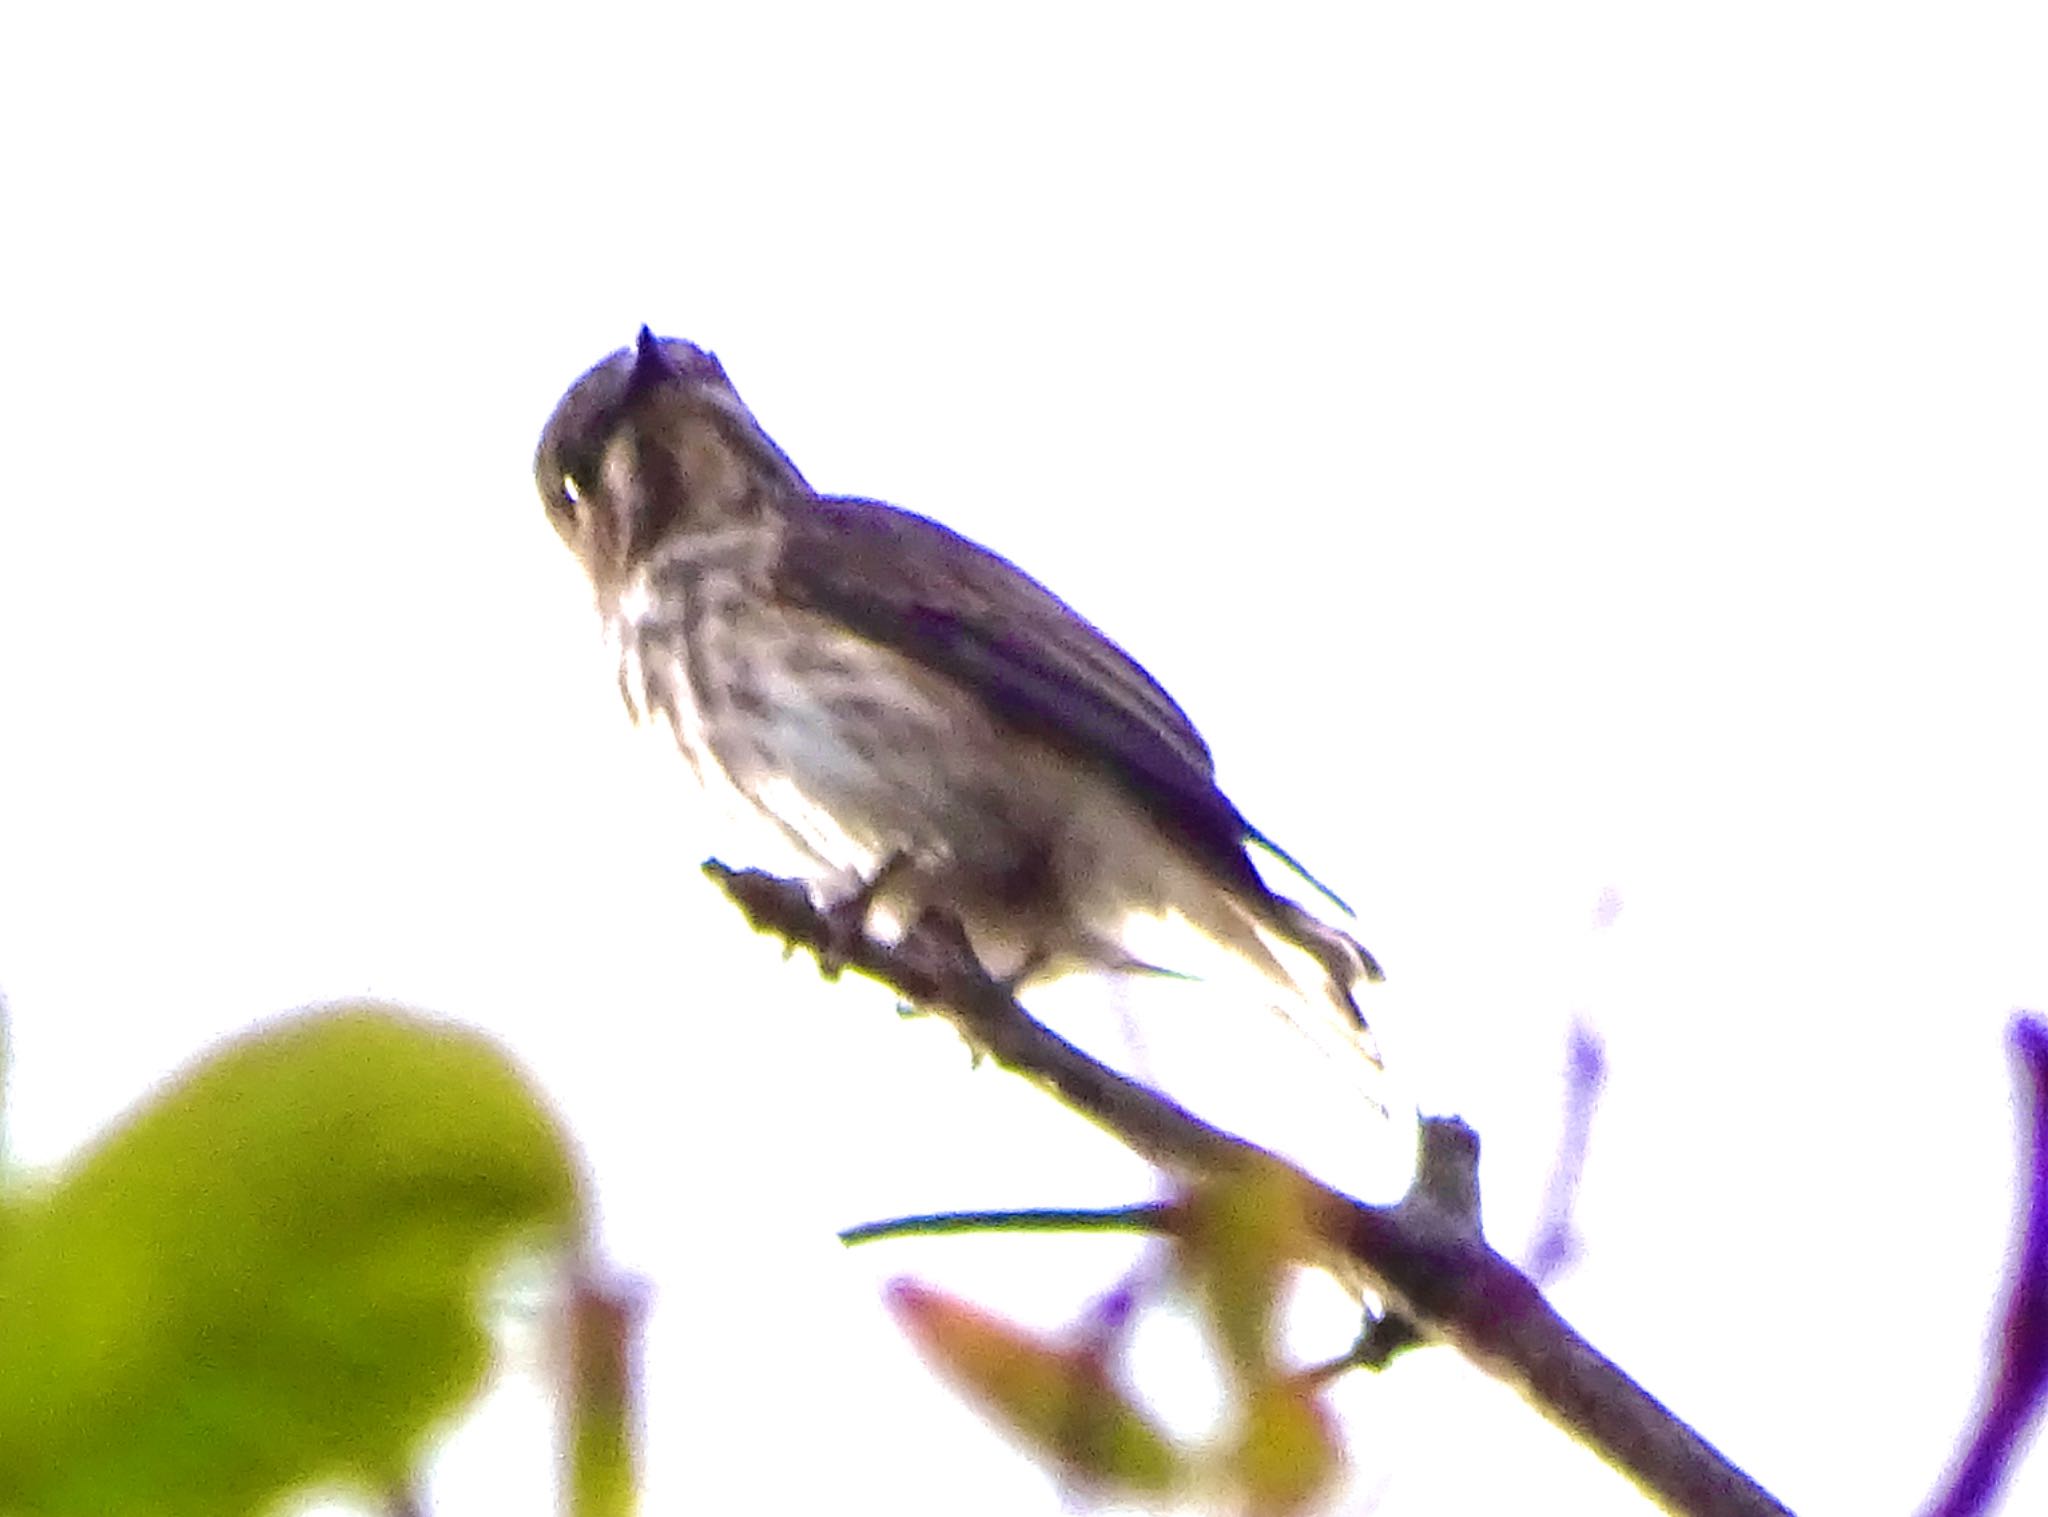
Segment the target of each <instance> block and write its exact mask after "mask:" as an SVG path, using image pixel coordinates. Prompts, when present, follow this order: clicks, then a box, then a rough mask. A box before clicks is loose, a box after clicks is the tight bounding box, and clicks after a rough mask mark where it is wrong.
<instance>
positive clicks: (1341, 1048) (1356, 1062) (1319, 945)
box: [1183, 890, 1384, 1107]
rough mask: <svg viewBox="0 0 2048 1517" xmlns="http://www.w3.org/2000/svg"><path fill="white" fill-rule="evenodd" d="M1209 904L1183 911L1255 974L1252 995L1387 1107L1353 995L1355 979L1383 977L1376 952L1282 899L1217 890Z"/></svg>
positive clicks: (1375, 1054) (1374, 1050)
mask: <svg viewBox="0 0 2048 1517" xmlns="http://www.w3.org/2000/svg"><path fill="white" fill-rule="evenodd" d="M1206 906H1207V908H1208V909H1206V910H1201V911H1198V912H1194V913H1188V915H1189V917H1190V920H1191V921H1192V924H1193V925H1194V926H1195V927H1196V928H1198V929H1199V930H1200V931H1201V932H1202V933H1203V935H1204V936H1206V937H1208V938H1209V939H1210V940H1211V941H1212V942H1213V943H1215V944H1216V945H1217V946H1219V947H1221V948H1223V949H1226V950H1227V951H1228V953H1229V956H1230V957H1231V958H1232V959H1233V960H1235V961H1236V962H1237V963H1238V964H1239V965H1241V966H1243V967H1244V968H1246V969H1249V970H1251V971H1252V972H1253V974H1254V976H1255V981H1254V983H1253V984H1252V985H1250V986H1248V987H1247V988H1248V991H1249V993H1251V994H1254V995H1258V996H1260V998H1261V999H1262V1000H1263V1001H1264V1003H1265V1004H1266V1005H1267V1006H1268V1007H1270V1008H1271V1009H1272V1010H1273V1011H1275V1012H1276V1013H1278V1014H1279V1016H1280V1017H1282V1018H1283V1019H1284V1020H1285V1021H1286V1022H1287V1024H1288V1025H1289V1026H1290V1027H1292V1028H1293V1029H1294V1030H1295V1031H1296V1032H1297V1033H1299V1034H1300V1035H1301V1036H1302V1037H1303V1038H1305V1039H1307V1040H1308V1042H1309V1043H1310V1044H1311V1045H1312V1046H1313V1047H1314V1048H1315V1049H1316V1050H1317V1051H1318V1052H1319V1053H1321V1054H1323V1055H1324V1056H1325V1057H1327V1058H1329V1059H1330V1060H1331V1061H1332V1062H1333V1063H1335V1064H1336V1065H1337V1066H1338V1068H1340V1069H1345V1070H1350V1071H1352V1072H1353V1073H1355V1075H1356V1077H1357V1081H1358V1083H1359V1085H1360V1086H1361V1087H1362V1088H1363V1089H1364V1090H1365V1091H1366V1092H1367V1094H1368V1096H1370V1097H1371V1098H1372V1100H1373V1101H1374V1103H1375V1104H1376V1105H1380V1106H1382V1107H1384V1102H1383V1101H1382V1100H1381V1099H1380V1094H1379V1085H1380V1083H1381V1081H1380V1071H1381V1069H1382V1064H1381V1060H1380V1053H1379V1046H1378V1044H1377V1043H1375V1042H1374V1040H1373V1036H1372V1033H1371V1031H1370V1030H1369V1029H1368V1028H1367V1026H1366V1023H1365V1016H1364V1013H1362V1012H1361V1011H1360V1010H1359V1008H1358V1001H1357V998H1356V996H1355V994H1354V992H1355V990H1356V989H1357V987H1358V986H1359V985H1360V984H1362V983H1364V982H1366V981H1368V980H1378V979H1381V978H1382V974H1381V971H1380V966H1379V964H1378V962H1377V961H1376V960H1375V959H1374V958H1373V956H1372V955H1371V954H1370V953H1368V952H1366V950H1365V948H1364V947H1363V946H1362V945H1361V944H1359V943H1358V942H1357V941H1356V940H1354V939H1353V938H1352V937H1351V935H1350V934H1349V933H1346V932H1343V931H1341V930H1340V929H1338V928H1335V927H1332V926H1331V925H1330V924H1329V923H1327V922H1324V921H1322V920H1320V919H1318V918H1317V917H1315V916H1313V915H1312V914H1310V913H1309V912H1308V911H1307V910H1305V909H1304V908H1303V907H1301V906H1299V905H1297V904H1296V903H1295V902H1293V901H1290V900H1288V899H1286V898H1285V897H1283V896H1277V895H1276V896H1268V897H1266V898H1265V899H1264V900H1257V899H1253V900H1246V899H1244V897H1243V896H1242V895H1241V894H1240V893H1238V892H1235V891H1223V890H1218V891H1216V892H1215V893H1214V894H1213V895H1211V896H1210V898H1209V901H1208V902H1207V903H1206ZM1183 910H1185V907H1183ZM1275 992H1277V994H1276V993H1275Z"/></svg>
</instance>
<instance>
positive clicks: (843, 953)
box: [818, 853, 910, 980]
mask: <svg viewBox="0 0 2048 1517" xmlns="http://www.w3.org/2000/svg"><path fill="white" fill-rule="evenodd" d="M909 862H910V856H909V855H908V854H904V853H892V854H890V855H889V857H888V858H887V859H885V860H883V861H882V867H881V868H879V869H877V870H876V871H875V872H874V874H873V876H872V877H871V878H869V879H866V880H863V881H862V882H861V885H860V888H859V889H858V890H856V891H854V893H853V894H852V895H850V896H848V897H846V898H845V899H844V900H842V901H835V902H833V903H832V904H831V905H829V906H825V907H821V908H820V910H819V913H818V914H819V915H820V916H822V917H823V918H824V919H825V929H826V941H825V944H824V946H823V947H821V948H820V949H819V950H818V972H819V973H820V974H822V975H823V976H824V977H825V978H826V979H828V980H836V979H838V978H839V976H840V975H841V974H843V973H844V972H845V970H846V966H847V965H848V964H850V963H852V962H853V959H854V955H855V953H856V952H857V951H858V950H859V948H860V946H861V945H862V944H863V943H865V942H866V941H867V935H868V913H869V912H870V911H872V910H873V909H874V905H875V897H876V896H877V895H879V894H880V893H881V892H882V890H883V889H884V888H885V887H886V886H887V885H888V884H889V882H890V881H891V879H893V878H895V877H896V876H898V875H900V874H901V873H902V872H903V870H904V868H905V867H906V866H907V865H908V864H909Z"/></svg>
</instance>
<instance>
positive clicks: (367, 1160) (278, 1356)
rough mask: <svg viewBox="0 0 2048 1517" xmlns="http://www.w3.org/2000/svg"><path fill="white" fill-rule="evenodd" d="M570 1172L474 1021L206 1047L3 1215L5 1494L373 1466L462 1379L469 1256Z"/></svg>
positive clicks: (481, 1257)
mask: <svg viewBox="0 0 2048 1517" xmlns="http://www.w3.org/2000/svg"><path fill="white" fill-rule="evenodd" d="M580 1186H581V1180H580V1176H579V1174H578V1171H577V1166H576V1161H575V1158H574V1156H573V1154H572V1153H571V1151H570V1148H569V1145H568V1143H567V1141H566V1139H565V1137H564V1135H563V1133H562V1132H561V1130H560V1128H559V1127H558V1126H557V1125H556V1123H555V1120H554V1118H553V1117H552V1116H551V1115H550V1114H549V1113H548V1111H547V1110H546V1108H545V1107H544V1106H543V1105H542V1104H541V1102H540V1100H539V1098H538V1097H537V1095H536V1094H535V1093H534V1092H533V1090H532V1089H531V1088H530V1087H529V1086H528V1085H527V1083H526V1081H525V1080H524V1078H523V1077H522V1076H521V1075H520V1074H519V1072H518V1071H517V1070H516V1069H515V1068H514V1067H513V1066H512V1064H511V1063H510V1062H509V1061H508V1060H507V1058H506V1057H505V1055H504V1054H502V1053H501V1052H499V1051H498V1050H497V1049H496V1048H495V1047H494V1046H493V1045H492V1044H491V1043H489V1042H488V1041H486V1040H485V1039H483V1038H482V1037H480V1036H478V1035H476V1034H474V1033H470V1032H466V1031H462V1030H459V1029H456V1028H453V1027H450V1026H447V1025H445V1024H441V1023H437V1022H433V1021H430V1020H427V1019H425V1018H422V1017H418V1016H413V1015H410V1014H407V1013H404V1012H400V1011H397V1010H394V1009H391V1008H386V1007H379V1006H368V1005H364V1006H343V1007H335V1008H329V1009H325V1010H321V1011H316V1012H312V1013H308V1014H305V1015H301V1016H298V1017H295V1018H291V1019H287V1020H284V1021H281V1022H278V1023H276V1024H273V1025H271V1026H269V1027H266V1028H263V1029H261V1030H259V1031H258V1032H256V1033H255V1034H253V1035H251V1036H248V1037H246V1038H243V1039H241V1040H240V1041H238V1042H236V1043H234V1044H232V1045H230V1046H229V1047H227V1048H225V1049H224V1050H222V1051H220V1052H218V1053H217V1054H215V1055H214V1056H212V1057H211V1058H208V1059H206V1060H205V1061H203V1062H202V1063H200V1064H199V1065H197V1066H196V1067H194V1068H193V1069H191V1070H189V1071H188V1072H186V1073H185V1074H184V1075H183V1076H181V1077H180V1078H178V1079H177V1080H176V1081H175V1082H174V1083H172V1084H171V1085H170V1086H169V1087H168V1088H166V1089H164V1090H163V1091H161V1092H160V1093H159V1094H157V1095H156V1096H155V1097H154V1098H153V1099H152V1100H150V1101H149V1102H148V1103H147V1104H146V1105H144V1106H143V1107H141V1108H140V1109H139V1110H137V1111H136V1112H134V1113H132V1114H131V1115H130V1116H129V1117H128V1118H127V1119H125V1120H124V1121H123V1122H122V1123H121V1124H120V1125H119V1126H118V1127H117V1128H116V1129H114V1130H113V1131H112V1132H111V1133H110V1134H109V1135H108V1136H107V1137H106V1138H104V1139H103V1140H102V1141H101V1142H100V1143H99V1144H97V1145H96V1147H95V1148H94V1149H93V1150H91V1151H90V1152H88V1153H87V1154H86V1155H85V1156H84V1157H82V1158H81V1159H79V1160H78V1161H77V1162H76V1163H75V1164H74V1165H73V1166H72V1167H71V1168H70V1169H69V1171H68V1172H67V1173H66V1174H64V1175H63V1176H61V1177H60V1178H59V1179H58V1180H57V1182H56V1183H55V1184H54V1185H52V1186H50V1187H48V1188H46V1189H44V1190H42V1191H40V1192H39V1193H37V1194H34V1195H31V1196H28V1197H25V1198H19V1199H17V1200H15V1201H14V1202H13V1203H12V1205H11V1206H10V1207H9V1211H10V1213H11V1220H10V1225H9V1226H8V1227H7V1229H6V1230H5V1232H4V1234H0V1512H4V1513H7V1514H9V1517H13V1514H16V1513H34V1514H36V1517H70V1514H74V1513H75V1514H79V1517H86V1514H92V1517H104V1514H122V1517H127V1514H148V1517H183V1514H187V1513H190V1514H193V1517H199V1514H208V1517H232V1514H236V1513H244V1512H251V1511H255V1510H258V1509H260V1508H262V1507H264V1506H266V1505H268V1504H269V1503H270V1502H271V1501H272V1500H274V1499H275V1498H276V1497H277V1496H278V1495H279V1494H281V1493H283V1492H285V1491H288V1490H291V1489H294V1488H296V1487H299V1486H301V1485H304V1484H306V1483H308V1482H312V1481H319V1482H321V1483H345V1484H353V1485H361V1486H363V1487H365V1488H368V1489H371V1490H388V1489H392V1488H395V1487H396V1486H397V1485H398V1483H399V1482H400V1481H401V1480H402V1479H403V1477H404V1475H405V1473H406V1472H407V1471H408V1470H409V1468H410V1467H411V1465H412V1464H413V1462H414V1460H415V1457H416V1455H417V1453H418V1450H419V1447H420V1444H421V1441H422V1439H423V1437H424V1436H425V1434H426V1433H427V1432H428V1431H429V1430H430V1429H431V1428H432V1427H433V1426H434V1425H435V1424H436V1423H437V1422H438V1421H439V1420H440V1419H442V1418H443V1417H445V1416H446V1415H447V1414H449V1413H450V1412H452V1411H453V1410H455V1409H456V1408H457V1407H459V1406H460V1405H461V1404H462V1403H463V1402H465V1401H466V1400H467V1399H469V1398H470V1397H471V1396H472V1395H474V1394H475V1392H476V1390H477V1389H478V1387H479V1385H480V1383H481V1381H482V1378H483V1375H484V1372H485V1369H486V1366H487V1358H488V1341H487V1338H486V1335H485V1332H484V1329H483V1325H482V1323H481V1321H480V1320H479V1315H478V1297H479V1292H480V1290H481V1288H482V1285H483V1284H484V1282H485V1280H486V1279H487V1277H488V1275H489V1272H490V1271H491V1270H492V1269H493V1268H494V1267H495V1266H496V1265H498V1264H499V1263H500V1262H502V1260H503V1259H504V1257H505V1255H506V1253H507V1251H508V1250H509V1249H510V1248H511V1247H513V1246H514V1245H516V1244H519V1243H521V1242H532V1243H554V1242H561V1241H565V1240H566V1239H567V1238H568V1237H569V1236H570V1235H571V1234H572V1231H573V1229H574V1228H575V1227H576V1226H577V1224H578V1220H579V1215H580V1207H581V1202H580V1199H579V1191H580Z"/></svg>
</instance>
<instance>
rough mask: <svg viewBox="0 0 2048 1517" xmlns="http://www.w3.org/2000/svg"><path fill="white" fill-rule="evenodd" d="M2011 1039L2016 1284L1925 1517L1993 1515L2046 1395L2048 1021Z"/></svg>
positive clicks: (2026, 1025) (2025, 1024) (2025, 1022)
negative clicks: (1974, 1406) (1977, 1404)
mask: <svg viewBox="0 0 2048 1517" xmlns="http://www.w3.org/2000/svg"><path fill="white" fill-rule="evenodd" d="M2011 1037H2012V1052H2013V1084H2014V1085H2015V1086H2016V1087H2017V1090H2016V1092H2015V1095H2016V1098H2017V1099H2016V1102H2015V1106H2016V1109H2017V1110H2018V1111H2019V1112H2020V1114H2021V1129H2022V1130H2021V1132H2020V1188H2021V1192H2022V1197H2023V1199H2022V1203H2021V1205H2020V1208H2019V1237H2018V1238H2017V1239H2016V1240H2015V1241H2016V1248H2015V1252H2014V1256H2013V1264H2012V1284H2011V1286H2010V1288H2009V1289H2008V1291H2007V1293H2006V1301H2005V1315H2004V1320H2003V1321H2002V1322H2001V1323H2000V1324H1999V1326H2000V1329H2001V1331H2000V1332H1999V1334H1998V1344H1999V1352H1998V1357H1997V1359H1996V1360H1995V1362H1994V1363H1993V1364H1992V1367H1991V1373H1990V1375H1989V1378H1988V1381H1987V1383H1986V1385H1985V1387H1984V1397H1983V1403H1984V1404H1983V1409H1982V1410H1981V1411H1980V1412H1979V1413H1978V1414H1977V1424H1976V1427H1975V1428H1974V1429H1973V1430H1972V1432H1971V1435H1970V1439H1969V1441H1968V1443H1966V1444H1965V1445H1964V1447H1963V1451H1962V1453H1961V1455H1959V1456H1958V1458H1957V1459H1956V1462H1955V1464H1954V1465H1953V1466H1952V1467H1951V1468H1950V1470H1949V1476H1948V1482H1947V1488H1946V1489H1945V1490H1944V1491H1943V1492H1942V1494H1941V1495H1940V1496H1939V1497H1937V1498H1936V1500H1935V1501H1934V1503H1933V1504H1932V1505H1931V1506H1929V1507H1928V1509H1927V1512H1928V1517H1975V1514H1976V1513H1979V1512H1985V1511H1989V1510H1990V1508H1991V1503H1992V1499H1993V1498H1994V1497H1995V1496H1996V1495H1997V1494H1998V1488H1999V1487H2000V1486H2001V1485H2003V1484H2004V1483H2005V1475H2006V1471H2007V1469H2008V1468H2009V1467H2010V1466H2011V1464H2012V1456H2013V1452H2014V1450H2015V1449H2017V1448H2018V1447H2019V1444H2020V1441H2021V1440H2022V1439H2023V1438H2024V1437H2025V1436H2026V1432H2027V1429H2028V1428H2029V1427H2031V1426H2032V1425H2033V1423H2034V1420H2035V1419H2036V1418H2037V1417H2038V1416H2039V1415H2040V1412H2041V1402H2042V1400H2043V1398H2044V1396H2048V1022H2042V1021H2040V1020H2039V1019H2038V1018H2034V1017H2020V1018H2018V1019H2016V1020H2015V1021H2014V1022H2013V1024H2012V1034H2011Z"/></svg>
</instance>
